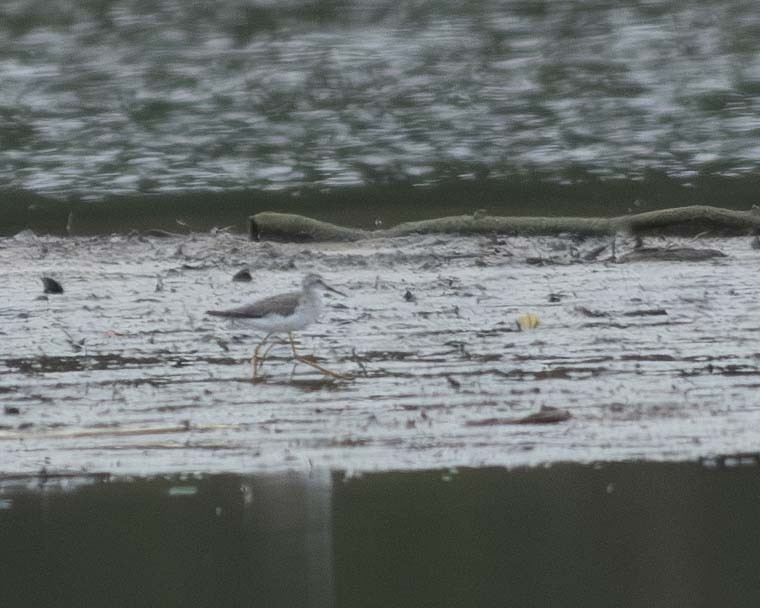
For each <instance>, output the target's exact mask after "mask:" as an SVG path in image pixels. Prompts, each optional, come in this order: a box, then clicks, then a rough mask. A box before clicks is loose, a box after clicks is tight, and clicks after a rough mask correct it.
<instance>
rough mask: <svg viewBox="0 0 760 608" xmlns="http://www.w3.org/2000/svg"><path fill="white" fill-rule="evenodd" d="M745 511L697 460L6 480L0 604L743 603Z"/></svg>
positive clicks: (754, 557)
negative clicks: (352, 473) (352, 474)
mask: <svg viewBox="0 0 760 608" xmlns="http://www.w3.org/2000/svg"><path fill="white" fill-rule="evenodd" d="M62 485H63V487H61V486H62ZM759 498H760V476H759V475H758V470H757V467H756V466H748V467H741V466H740V467H734V468H725V467H717V468H716V467H704V466H701V465H697V464H617V465H605V466H601V467H586V466H579V465H560V466H555V467H552V468H549V469H532V470H516V471H512V472H507V471H505V470H501V469H480V470H463V471H459V472H418V473H381V474H373V475H367V476H365V477H361V478H349V479H347V478H345V477H344V476H343V475H341V474H337V473H334V474H332V475H330V474H322V475H320V474H316V473H315V474H314V475H313V476H311V477H308V476H299V475H295V474H293V475H285V476H275V475H272V476H257V477H238V476H218V477H207V478H205V479H202V480H198V479H192V478H191V479H178V478H173V479H155V480H134V481H129V482H107V481H104V480H97V479H90V480H86V481H84V482H80V483H77V482H76V481H71V480H69V481H65V482H63V483H62V482H60V481H56V480H48V481H47V482H46V483H41V482H39V481H34V482H29V483H26V482H25V483H22V482H12V481H6V482H4V484H3V490H2V494H0V556H1V557H2V564H3V567H2V568H1V569H0V604H1V605H2V606H4V607H15V606H288V607H298V606H347V607H361V606H377V607H387V606H394V607H400V606H410V607H412V606H413V607H421V606H431V607H432V606H436V607H438V606H457V607H466V606H473V607H487V606H494V607H496V606H499V607H501V606H582V607H591V606H600V607H608V606H642V607H647V608H651V607H656V606H757V605H758V602H760V579H758V577H757V563H758V560H759V559H760V524H758V520H757V517H756V514H757V503H758V499H759Z"/></svg>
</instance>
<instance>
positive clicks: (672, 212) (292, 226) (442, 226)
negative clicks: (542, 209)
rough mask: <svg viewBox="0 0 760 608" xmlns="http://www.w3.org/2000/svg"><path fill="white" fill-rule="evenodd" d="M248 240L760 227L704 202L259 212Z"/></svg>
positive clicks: (748, 217) (759, 221)
mask: <svg viewBox="0 0 760 608" xmlns="http://www.w3.org/2000/svg"><path fill="white" fill-rule="evenodd" d="M249 222H250V223H249V231H250V237H251V239H252V240H284V241H358V240H362V239H367V238H377V237H396V236H405V235H410V234H431V233H448V234H470V235H471V234H510V235H524V236H540V235H544V236H557V235H560V234H568V233H569V234H576V235H581V236H604V235H613V234H616V233H623V234H630V235H642V236H647V235H678V236H696V235H699V234H703V233H709V234H710V235H713V236H743V235H749V234H754V233H756V232H757V231H760V215H756V214H754V213H751V212H747V211H734V210H731V209H721V208H719V207H710V206H705V205H693V206H688V207H677V208H672V209H659V210H656V211H646V212H644V213H637V214H634V215H624V216H618V217H613V218H600V217H507V216H489V215H483V216H479V215H477V214H476V215H459V216H450V217H442V218H437V219H430V220H423V221H418V222H405V223H403V224H398V225H397V226H394V227H392V228H387V229H382V230H362V229H360V228H349V227H346V226H339V225H337V224H331V223H329V222H322V221H319V220H315V219H312V218H309V217H305V216H302V215H295V214H287V213H274V212H269V211H267V212H262V213H257V214H255V215H253V216H251V217H250V218H249Z"/></svg>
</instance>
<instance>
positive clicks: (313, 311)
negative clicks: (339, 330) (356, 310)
mask: <svg viewBox="0 0 760 608" xmlns="http://www.w3.org/2000/svg"><path fill="white" fill-rule="evenodd" d="M323 289H326V290H328V291H333V292H335V293H337V294H340V295H342V296H345V295H346V294H344V293H343V292H340V291H338V290H337V289H335V288H334V287H330V286H329V285H328V284H327V283H325V282H324V280H323V279H322V277H321V276H319V275H318V274H307V275H306V276H305V277H304V278H303V280H302V281H301V291H291V292H288V293H280V294H277V295H274V296H270V297H268V298H263V299H261V300H256V301H255V302H252V303H250V304H244V305H243V306H238V307H237V308H229V309H227V310H207V311H206V314H209V315H212V316H214V317H223V318H225V319H230V320H233V321H236V322H240V323H242V324H245V325H247V326H249V327H253V328H254V329H258V330H261V331H265V332H266V335H265V336H264V339H263V340H262V341H261V342H259V344H258V345H257V346H256V349H255V350H254V351H253V356H252V357H251V366H252V368H253V380H256V374H257V371H258V368H260V367H261V366H262V365H263V364H264V360H265V359H266V357H267V355H268V354H269V351H270V349H271V348H272V345H270V346H269V348H268V349H267V350H266V352H265V353H264V354H263V355H261V356H260V354H259V353H260V352H261V348H262V347H263V346H264V344H266V343H267V341H268V340H269V338H270V337H271V336H272V335H273V334H277V333H287V334H288V337H289V338H290V347H291V348H292V349H293V358H294V359H295V360H296V361H299V362H301V363H304V364H306V365H310V366H311V367H313V368H315V369H318V370H319V371H321V372H322V373H323V374H326V375H328V376H332V377H333V378H341V379H345V378H346V376H343V375H341V374H338V373H336V372H333V371H331V370H329V369H327V368H324V367H322V366H321V365H319V364H317V363H316V362H314V361H312V360H311V359H310V358H307V357H303V356H301V355H299V354H298V352H297V351H296V343H295V341H294V340H293V332H294V331H298V330H300V329H303V328H305V327H308V326H309V325H311V324H312V323H314V322H315V321H316V320H317V319H319V316H320V314H321V313H322V296H321V293H320V292H321V290H323Z"/></svg>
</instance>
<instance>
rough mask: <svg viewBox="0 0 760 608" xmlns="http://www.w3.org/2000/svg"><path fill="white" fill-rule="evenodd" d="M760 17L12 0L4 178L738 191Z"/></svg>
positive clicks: (753, 123)
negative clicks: (713, 183)
mask: <svg viewBox="0 0 760 608" xmlns="http://www.w3.org/2000/svg"><path fill="white" fill-rule="evenodd" d="M759 23H760V4H757V3H752V2H742V1H739V0H734V1H727V2H721V3H719V4H714V3H695V2H693V3H679V2H671V1H665V0H661V1H656V0H654V1H645V0H640V1H638V2H634V1H628V2H622V3H620V2H615V3H609V2H602V1H593V0H587V1H578V2H569V1H567V2H540V1H536V2H527V1H525V2H519V1H511V2H510V1H505V2H497V1H495V0H493V1H489V0H479V1H477V2H469V3H459V2H453V1H444V2H435V3H426V2H414V3H404V4H403V5H397V3H393V2H365V1H363V0H335V1H333V2H320V3H312V2H304V1H302V0H293V1H291V2H285V3H270V2H266V1H257V2H253V1H243V0H225V1H223V2H213V3H197V2H177V1H174V0H160V1H157V2H149V3H146V2H139V1H136V0H135V1H130V0H85V1H83V2H75V1H74V0H58V1H57V2H47V1H42V0H17V1H15V2H5V3H3V4H2V6H0V77H1V78H2V83H3V86H2V87H1V88H0V146H1V148H2V153H1V154H0V188H2V189H3V190H4V192H5V195H4V200H6V201H14V200H20V199H23V200H26V199H24V197H23V196H21V194H20V193H29V192H31V193H35V194H42V195H51V196H55V197H57V198H58V199H62V200H73V199H77V200H78V199H82V198H84V199H102V198H108V197H109V196H112V195H114V194H123V195H130V196H143V195H148V194H154V195H155V194H158V195H161V196H173V195H177V194H182V193H188V192H191V191H194V192H209V191H216V192H226V193H231V192H235V191H241V190H242V191H246V192H254V193H256V192H257V193H264V192H271V191H285V192H289V193H293V194H300V195H301V196H306V195H308V194H309V192H312V191H314V189H321V190H325V189H326V190H328V191H332V190H335V189H339V188H341V187H346V186H351V187H354V188H358V189H359V190H358V191H357V194H356V197H355V199H356V200H358V201H361V200H362V198H363V197H362V188H366V187H373V186H388V185H401V186H404V187H408V188H409V192H412V191H413V189H414V187H428V188H429V187H434V186H436V185H440V184H444V183H450V182H464V183H470V184H471V186H470V187H469V189H468V190H466V191H464V192H459V193H458V194H457V195H456V196H458V197H459V198H460V199H461V201H460V202H461V204H462V205H465V206H466V205H469V206H470V207H473V206H474V207H475V208H477V206H478V205H479V204H481V203H483V202H485V203H487V204H492V205H495V204H506V205H510V204H513V203H514V202H515V200H514V199H525V198H528V199H530V198H531V197H532V196H535V191H534V190H535V188H534V187H535V184H536V183H544V182H547V183H553V184H565V185H572V184H578V183H582V184H591V185H596V187H597V188H601V187H602V186H603V185H604V184H605V183H608V182H609V183H611V181H610V180H618V181H620V180H622V182H623V183H624V184H628V188H627V189H626V188H625V187H624V188H622V190H615V191H614V193H606V194H608V195H610V196H612V194H614V196H615V197H617V198H618V199H623V200H617V201H609V200H606V203H608V204H617V205H618V206H622V207H623V208H625V206H626V205H630V204H631V203H632V202H633V200H634V199H635V198H640V199H644V202H645V203H646V202H648V201H652V200H655V199H657V198H658V197H659V198H663V197H667V196H671V195H672V191H671V190H672V189H671V190H669V189H668V188H666V187H665V186H667V185H668V184H670V185H671V186H672V184H673V183H675V184H677V185H678V186H679V187H690V188H692V189H693V191H694V192H695V194H694V196H700V194H699V192H700V187H701V186H702V185H704V183H705V180H709V179H713V178H720V179H723V180H729V183H731V184H732V185H733V186H735V187H736V188H737V190H736V192H735V193H734V194H736V196H728V195H725V200H718V201H714V202H718V203H726V204H736V203H737V197H739V198H742V197H741V196H739V194H740V193H743V194H742V196H743V197H744V198H745V199H747V200H750V199H751V196H750V195H749V194H747V192H746V190H747V189H748V188H749V190H751V191H756V190H753V189H752V188H751V187H750V186H751V185H752V184H754V183H755V182H756V178H755V177H754V176H755V175H756V173H757V165H758V161H759V160H760V143H758V142H760V139H758V135H760V53H758V50H760V26H759V25H758V24H759ZM599 180H601V182H599ZM494 183H496V184H503V185H504V186H505V188H506V189H507V190H508V192H509V199H510V200H504V198H501V199H500V197H499V196H498V192H499V189H498V188H497V189H496V191H493V190H488V191H487V194H483V191H482V188H483V187H485V186H484V185H486V184H494ZM600 183H601V185H600ZM642 184H644V185H643V186H642ZM599 192H602V198H604V191H603V190H597V195H599V194H598V193H599ZM721 192H724V193H725V190H721V189H718V190H717V193H718V197H720V193H721ZM407 194H408V193H407ZM708 194H709V195H713V194H715V191H714V190H713V191H710V193H708ZM447 196H449V197H453V196H455V195H454V194H447V190H445V189H444V190H443V191H442V195H441V197H440V198H441V200H439V201H438V202H439V203H442V204H443V203H446V202H447V201H446V198H447ZM705 196H707V195H705ZM398 197H401V198H403V195H400V194H399V193H398V192H394V196H393V197H391V198H398ZM584 197H585V198H591V197H592V195H591V194H589V193H588V192H586V194H585V195H584V196H581V197H580V198H584ZM608 198H609V197H608ZM484 199H485V200H484ZM566 199H567V197H565V198H564V199H563V197H562V196H558V197H555V199H553V200H552V202H553V203H555V204H558V205H562V204H565V205H566V204H568V201H567V200H566ZM225 200H226V199H225V198H224V197H222V198H221V199H218V198H217V199H215V202H216V203H219V202H222V203H224V202H225ZM356 200H354V202H353V204H354V205H356V204H357V203H356ZM738 202H746V201H743V199H742V201H738Z"/></svg>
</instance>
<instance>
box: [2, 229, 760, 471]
mask: <svg viewBox="0 0 760 608" xmlns="http://www.w3.org/2000/svg"><path fill="white" fill-rule="evenodd" d="M690 248H693V249H699V250H712V251H714V252H721V253H723V254H725V256H724V257H720V256H718V257H713V256H700V255H697V256H691V257H690V256H686V257H684V258H683V259H682V258H681V257H680V256H678V255H675V256H674V255H668V252H672V251H685V250H687V249H690ZM636 251H639V252H640V251H641V249H638V250H636V249H632V245H631V244H626V243H619V244H618V247H617V248H616V250H615V253H614V257H613V252H612V250H611V249H610V248H609V247H608V242H607V240H605V239H602V238H587V239H585V240H580V239H572V238H570V237H532V238H525V237H508V236H499V235H493V236H470V237H462V236H456V235H424V236H423V235H416V236H415V235H410V236H405V237H399V238H380V239H368V240H364V241H361V242H359V243H329V244H327V243H325V244H319V243H317V244H313V243H310V244H307V245H304V244H285V243H271V242H266V243H257V242H251V241H248V240H247V239H246V238H245V237H243V236H241V235H237V234H229V233H225V232H217V233H216V234H187V235H174V236H165V237H164V238H159V237H151V236H145V235H131V236H127V235H116V236H98V237H87V238H84V237H77V238H73V237H72V238H58V237H40V236H36V235H34V234H32V233H29V232H25V233H20V234H19V235H17V236H15V237H11V238H5V239H1V240H0V264H2V267H3V269H4V272H3V273H2V274H1V275H0V293H2V294H3V296H2V300H1V301H0V407H2V410H0V451H1V452H2V454H3V474H4V475H6V476H8V475H33V474H38V473H40V472H45V473H46V474H49V475H54V474H61V475H68V474H82V473H85V474H95V473H109V474H114V475H150V474H160V473H171V472H180V471H181V472H192V471H198V472H204V473H214V472H238V473H250V472H264V471H270V470H278V471H279V470H292V469H295V470H302V471H305V470H309V469H311V468H313V467H327V468H340V469H344V470H348V471H356V472H361V471H375V470H398V469H427V468H441V467H479V466H487V465H496V466H507V467H512V466H522V465H538V464H544V463H552V462H559V461H573V462H593V461H597V460H604V461H620V460H632V459H643V460H691V459H696V458H701V457H711V456H719V455H727V454H742V453H750V452H754V451H757V446H758V445H760V398H759V397H758V390H757V389H758V386H760V346H758V332H759V331H760V317H758V312H757V300H758V297H757V294H758V289H759V288H758V285H757V282H758V281H757V265H758V262H759V261H760V251H758V250H755V249H753V248H751V247H750V242H749V239H748V238H720V239H718V238H714V239H713V238H700V239H696V240H695V239H683V238H668V239H664V238H663V239H656V238H652V239H647V241H646V243H645V248H644V251H649V254H648V255H641V254H638V255H630V254H633V253H634V252H636ZM658 252H661V253H662V255H660V254H659V253H658ZM626 256H628V257H626ZM243 268H247V269H248V270H249V271H250V274H251V281H233V280H232V277H233V275H235V274H236V273H237V272H238V271H240V270H241V269H243ZM307 272H319V273H320V274H322V275H323V276H324V277H325V279H326V280H328V281H329V282H330V283H331V284H334V285H335V286H336V287H338V288H339V289H341V290H342V291H345V292H347V294H348V297H346V298H341V297H338V296H334V297H333V296H329V297H327V298H326V299H325V312H324V314H323V317H322V319H321V321H320V322H319V323H318V324H315V325H312V326H311V327H309V328H308V329H306V330H304V331H303V332H300V333H298V334H296V338H297V341H298V344H299V349H300V350H301V351H302V353H303V354H307V353H310V354H313V355H314V356H315V357H316V360H317V361H318V362H319V363H321V364H323V365H325V366H326V367H329V368H330V369H334V370H336V371H339V372H341V373H344V374H347V375H349V376H351V379H350V380H347V381H340V380H334V379H331V378H326V377H323V376H322V375H320V374H319V373H318V372H317V371H316V370H313V369H311V368H310V367H308V366H303V365H295V366H294V365H293V362H292V361H291V359H290V358H289V354H290V349H289V346H287V345H286V344H284V343H283V344H282V346H276V347H275V348H274V349H273V350H272V352H271V353H270V356H269V358H268V360H267V362H266V364H265V366H264V368H263V376H262V380H261V381H260V382H256V383H252V382H251V380H250V371H251V370H250V362H249V358H250V356H251V354H252V352H253V349H254V347H255V345H256V343H257V341H258V340H260V339H261V337H263V336H261V335H258V334H256V333H255V332H253V331H249V330H247V329H245V328H240V327H235V326H234V325H233V326H230V325H228V324H227V323H226V322H223V321H220V320H218V319H215V318H211V317H208V316H206V315H205V314H204V313H205V311H206V310H207V309H212V308H219V307H227V306H233V305H237V304H241V303H244V302H247V301H250V300H253V299H256V298H259V297H265V296H268V295H271V294H274V293H278V292H281V291H286V290H291V289H295V288H297V286H298V284H299V282H300V279H301V277H302V276H303V275H304V274H305V273H307ZM43 277H48V278H53V279H55V280H56V281H58V282H59V283H60V285H61V286H62V288H63V293H49V294H44V293H43V283H42V281H41V280H40V279H41V278H43ZM527 315H531V316H530V317H528V316H527ZM536 325H537V326H536ZM542 408H544V412H547V411H548V412H550V413H551V410H547V409H546V408H556V409H557V410H559V411H560V413H561V415H549V416H545V418H546V419H542V416H541V415H540V412H541V410H542ZM531 416H532V417H533V418H531Z"/></svg>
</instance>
